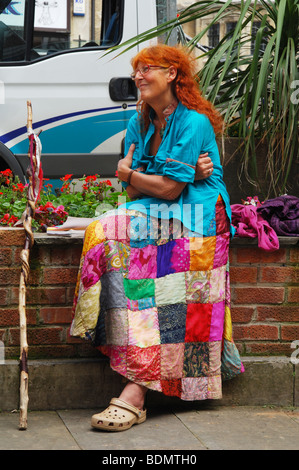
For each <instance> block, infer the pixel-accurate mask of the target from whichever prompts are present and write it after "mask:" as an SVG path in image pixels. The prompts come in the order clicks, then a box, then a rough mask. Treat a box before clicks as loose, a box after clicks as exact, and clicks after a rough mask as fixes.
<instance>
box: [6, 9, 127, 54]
mask: <svg viewBox="0 0 299 470" xmlns="http://www.w3.org/2000/svg"><path fill="white" fill-rule="evenodd" d="M4 4H5V7H3V8H0V62H1V61H2V62H4V61H5V62H10V61H25V60H34V59H39V58H43V57H44V58H45V57H47V56H49V55H51V54H54V53H59V52H64V51H67V50H70V49H77V48H90V47H100V48H108V47H111V46H113V45H116V44H118V43H119V42H120V41H121V37H122V23H123V9H124V0H35V2H28V1H27V0H19V1H18V2H15V1H10V0H0V7H2V5H4ZM30 5H31V7H32V8H33V7H34V5H35V12H34V13H35V14H34V25H33V9H32V10H30ZM27 7H29V8H27ZM1 10H2V11H1Z"/></svg>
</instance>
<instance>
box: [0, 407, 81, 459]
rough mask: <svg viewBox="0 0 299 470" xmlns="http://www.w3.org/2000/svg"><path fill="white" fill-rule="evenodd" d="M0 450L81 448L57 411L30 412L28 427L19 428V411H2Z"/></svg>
mask: <svg viewBox="0 0 299 470" xmlns="http://www.w3.org/2000/svg"><path fill="white" fill-rule="evenodd" d="M0 450H80V447H79V446H78V444H77V443H76V441H75V439H74V438H73V437H72V435H71V434H70V433H69V431H68V429H67V427H66V426H65V424H64V423H63V421H62V420H61V418H60V417H59V415H58V414H57V413H56V412H55V411H40V412H29V413H28V427H27V429H26V430H22V431H21V430H19V413H18V412H17V413H8V412H5V413H0Z"/></svg>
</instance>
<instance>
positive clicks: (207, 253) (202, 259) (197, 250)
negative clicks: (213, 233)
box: [190, 237, 216, 271]
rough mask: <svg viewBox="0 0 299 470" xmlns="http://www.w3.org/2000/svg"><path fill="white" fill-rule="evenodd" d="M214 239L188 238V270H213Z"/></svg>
mask: <svg viewBox="0 0 299 470" xmlns="http://www.w3.org/2000/svg"><path fill="white" fill-rule="evenodd" d="M215 248H216V237H203V238H201V237H196V238H195V237H194V238H190V270H191V271H207V270H210V269H212V268H213V264H214V254H215Z"/></svg>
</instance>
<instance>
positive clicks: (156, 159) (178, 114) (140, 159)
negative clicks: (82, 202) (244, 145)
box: [120, 102, 234, 236]
mask: <svg viewBox="0 0 299 470" xmlns="http://www.w3.org/2000/svg"><path fill="white" fill-rule="evenodd" d="M154 131H155V127H154V124H153V122H150V125H149V128H148V131H147V132H146V133H144V134H142V132H141V131H140V121H139V118H138V115H137V113H136V114H134V115H133V116H132V117H131V119H130V121H129V124H128V128H127V133H126V139H125V155H126V154H127V153H128V150H129V147H130V145H131V144H132V143H134V144H135V151H134V155H133V163H132V169H136V168H139V167H141V166H142V167H143V168H144V172H145V173H146V174H155V175H163V176H167V177H168V178H171V179H173V180H175V181H180V182H186V183H188V184H187V185H186V187H185V189H184V190H183V191H182V193H181V194H180V196H179V197H178V198H177V199H175V200H172V201H167V200H164V199H158V198H153V197H148V196H143V197H141V198H140V199H138V200H137V201H133V202H129V203H126V204H124V205H122V206H120V207H126V208H128V209H137V210H140V211H141V212H143V213H147V214H150V215H151V216H154V217H158V216H159V217H161V218H166V219H167V218H172V217H173V218H177V219H179V220H181V222H182V223H183V224H184V226H185V227H187V228H188V229H189V230H191V231H195V232H197V233H200V234H203V235H204V236H209V235H215V233H213V223H214V220H215V206H216V202H217V199H218V196H219V195H221V196H222V198H223V201H224V203H225V207H226V212H227V215H228V217H229V219H230V220H231V208H230V202H229V196H228V193H227V190H226V186H225V183H224V181H223V178H222V177H223V171H222V166H221V164H220V156H219V151H218V146H217V143H216V139H215V133H214V130H213V127H212V125H211V123H210V121H209V119H208V117H207V116H206V115H204V114H199V113H197V112H196V111H193V110H189V109H188V108H186V107H185V106H184V105H183V104H182V103H180V102H179V103H178V106H177V107H176V109H175V111H174V112H173V113H172V114H170V116H169V117H168V118H167V124H166V128H165V131H164V135H163V138H162V142H161V144H160V146H159V149H158V152H157V154H156V155H155V156H153V155H150V153H149V149H150V139H151V137H152V135H153V134H154ZM205 152H208V154H209V157H210V158H211V160H212V162H213V165H214V171H213V173H212V175H211V176H209V177H208V178H206V179H203V180H198V181H194V176H195V167H196V162H197V160H198V156H199V155H200V154H202V153H205ZM126 186H127V184H126V183H123V187H124V188H125V187H126ZM233 233H234V229H233V227H232V226H231V234H232V235H233Z"/></svg>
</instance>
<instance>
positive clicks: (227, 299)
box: [225, 261, 231, 307]
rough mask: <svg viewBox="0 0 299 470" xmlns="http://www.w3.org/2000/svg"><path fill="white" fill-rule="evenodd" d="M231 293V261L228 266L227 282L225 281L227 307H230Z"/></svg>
mask: <svg viewBox="0 0 299 470" xmlns="http://www.w3.org/2000/svg"><path fill="white" fill-rule="evenodd" d="M230 300H231V293H230V274H229V261H228V262H227V265H226V281H225V305H227V306H228V307H230Z"/></svg>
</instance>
